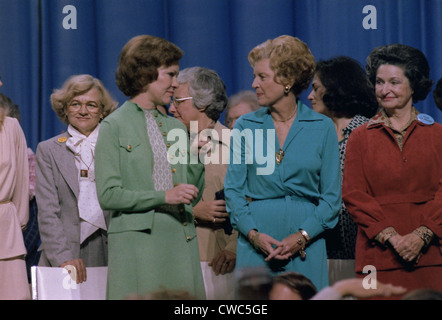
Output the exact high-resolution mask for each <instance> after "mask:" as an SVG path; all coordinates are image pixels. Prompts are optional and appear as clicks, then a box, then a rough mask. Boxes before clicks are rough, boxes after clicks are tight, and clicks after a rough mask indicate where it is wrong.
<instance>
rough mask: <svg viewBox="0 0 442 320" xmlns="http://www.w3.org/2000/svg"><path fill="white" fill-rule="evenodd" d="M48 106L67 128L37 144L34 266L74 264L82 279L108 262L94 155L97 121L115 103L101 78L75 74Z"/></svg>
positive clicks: (109, 111)
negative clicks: (37, 239)
mask: <svg viewBox="0 0 442 320" xmlns="http://www.w3.org/2000/svg"><path fill="white" fill-rule="evenodd" d="M51 104H52V109H53V110H54V111H55V113H56V114H57V116H58V117H59V118H60V120H61V121H63V123H65V124H66V125H67V126H68V128H67V132H65V133H62V134H60V135H58V136H56V137H53V138H51V139H49V140H47V141H44V142H41V143H39V145H38V147H37V152H36V158H37V167H36V190H35V191H36V199H37V204H38V223H39V230H40V236H41V241H42V254H41V257H40V261H39V265H41V266H50V267H67V266H73V267H75V269H76V274H75V275H73V279H75V280H76V282H77V283H81V282H84V281H86V267H99V266H106V265H107V232H106V231H107V221H108V215H109V214H108V213H107V212H105V211H103V210H102V209H101V208H100V205H99V203H98V199H97V195H96V191H95V174H94V171H95V168H94V154H95V144H96V140H97V136H98V131H99V127H100V122H101V120H103V119H104V118H105V117H106V116H107V115H109V114H110V113H111V112H112V111H113V110H115V108H116V105H117V103H116V102H115V101H114V100H113V99H112V98H111V96H110V94H109V92H108V91H107V90H106V89H105V88H104V86H103V84H102V83H101V81H100V80H98V79H96V78H93V77H92V76H90V75H76V76H72V77H70V78H69V79H68V80H67V81H66V82H65V83H64V85H63V87H62V88H61V89H57V90H55V91H54V93H53V94H52V95H51Z"/></svg>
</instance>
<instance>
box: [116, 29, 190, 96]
mask: <svg viewBox="0 0 442 320" xmlns="http://www.w3.org/2000/svg"><path fill="white" fill-rule="evenodd" d="M182 56H183V52H182V51H181V49H180V48H178V47H177V46H176V45H175V44H173V43H171V42H169V41H168V40H166V39H163V38H158V37H154V36H151V35H140V36H136V37H134V38H132V39H131V40H129V41H128V42H127V43H126V45H125V46H124V47H123V49H122V51H121V53H120V57H119V62H118V68H117V72H116V82H117V86H118V88H119V89H120V90H121V92H123V93H124V94H125V95H126V96H128V97H130V98H134V97H135V96H137V95H138V94H140V93H143V92H145V91H146V90H147V86H148V85H149V84H150V83H152V82H154V81H156V80H157V79H158V69H159V68H160V67H170V66H172V65H178V64H179V60H180V59H181V57H182Z"/></svg>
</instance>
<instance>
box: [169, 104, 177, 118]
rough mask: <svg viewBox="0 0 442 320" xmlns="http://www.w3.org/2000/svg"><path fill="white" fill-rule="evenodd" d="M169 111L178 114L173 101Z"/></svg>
mask: <svg viewBox="0 0 442 320" xmlns="http://www.w3.org/2000/svg"><path fill="white" fill-rule="evenodd" d="M169 112H170V113H171V114H173V115H175V114H176V108H175V105H174V104H173V103H171V104H170V105H169Z"/></svg>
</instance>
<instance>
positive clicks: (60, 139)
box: [58, 137, 68, 143]
mask: <svg viewBox="0 0 442 320" xmlns="http://www.w3.org/2000/svg"><path fill="white" fill-rule="evenodd" d="M67 140H68V138H66V137H61V138H58V142H61V143H63V142H66V141H67Z"/></svg>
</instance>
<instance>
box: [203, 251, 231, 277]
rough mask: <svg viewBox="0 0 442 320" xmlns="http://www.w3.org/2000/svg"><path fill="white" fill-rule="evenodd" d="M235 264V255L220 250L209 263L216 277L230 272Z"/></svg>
mask: <svg viewBox="0 0 442 320" xmlns="http://www.w3.org/2000/svg"><path fill="white" fill-rule="evenodd" d="M235 264H236V254H234V253H233V252H230V251H228V250H222V251H221V252H219V253H218V254H217V255H216V256H215V258H213V259H212V261H210V262H209V266H211V267H212V269H213V272H215V274H216V275H219V274H226V273H229V272H232V271H233V269H234V268H235Z"/></svg>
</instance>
